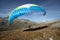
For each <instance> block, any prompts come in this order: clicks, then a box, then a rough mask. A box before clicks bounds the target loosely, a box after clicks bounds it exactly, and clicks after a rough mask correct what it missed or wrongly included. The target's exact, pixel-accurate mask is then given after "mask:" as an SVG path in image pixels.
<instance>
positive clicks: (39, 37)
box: [0, 19, 60, 40]
mask: <svg viewBox="0 0 60 40" xmlns="http://www.w3.org/2000/svg"><path fill="white" fill-rule="evenodd" d="M29 26H31V29H29ZM25 28H28V31H24V30H26V29H25ZM0 40H60V20H57V21H54V22H50V21H49V22H48V23H45V22H41V23H39V24H38V23H34V22H31V21H29V20H24V19H22V20H14V21H13V23H12V25H9V24H8V21H7V19H0Z"/></svg>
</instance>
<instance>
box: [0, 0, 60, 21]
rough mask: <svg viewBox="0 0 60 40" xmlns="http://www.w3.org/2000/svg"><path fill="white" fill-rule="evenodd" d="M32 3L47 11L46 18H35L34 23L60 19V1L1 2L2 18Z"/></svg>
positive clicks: (0, 14)
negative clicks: (19, 7)
mask: <svg viewBox="0 0 60 40" xmlns="http://www.w3.org/2000/svg"><path fill="white" fill-rule="evenodd" d="M30 3H31V4H37V5H40V6H41V7H42V8H44V9H45V10H46V15H45V16H40V17H35V19H32V20H33V21H46V20H53V19H60V0H0V17H3V18H4V17H7V16H9V14H10V13H11V12H12V10H14V9H15V8H16V7H18V6H21V5H23V4H30ZM19 18H20V17H19Z"/></svg>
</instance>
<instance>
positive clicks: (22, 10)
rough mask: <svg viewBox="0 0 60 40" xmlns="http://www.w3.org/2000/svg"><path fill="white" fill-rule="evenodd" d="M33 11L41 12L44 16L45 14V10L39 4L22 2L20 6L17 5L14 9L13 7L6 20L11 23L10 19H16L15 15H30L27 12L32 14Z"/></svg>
mask: <svg viewBox="0 0 60 40" xmlns="http://www.w3.org/2000/svg"><path fill="white" fill-rule="evenodd" d="M33 11H37V12H43V13H42V14H43V16H45V14H46V11H45V10H44V9H43V8H41V7H40V6H39V5H36V4H24V5H22V6H19V7H17V8H16V9H14V10H13V11H12V12H11V13H10V15H9V18H8V22H9V24H11V23H12V21H13V20H14V19H16V18H17V17H19V16H23V15H27V14H28V15H30V14H29V13H31V14H33ZM37 14H38V13H37ZM30 16H31V15H30Z"/></svg>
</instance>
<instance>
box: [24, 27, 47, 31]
mask: <svg viewBox="0 0 60 40" xmlns="http://www.w3.org/2000/svg"><path fill="white" fill-rule="evenodd" d="M47 27H48V26H42V27H38V28H30V29H25V30H24V31H36V30H41V29H44V28H47Z"/></svg>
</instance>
